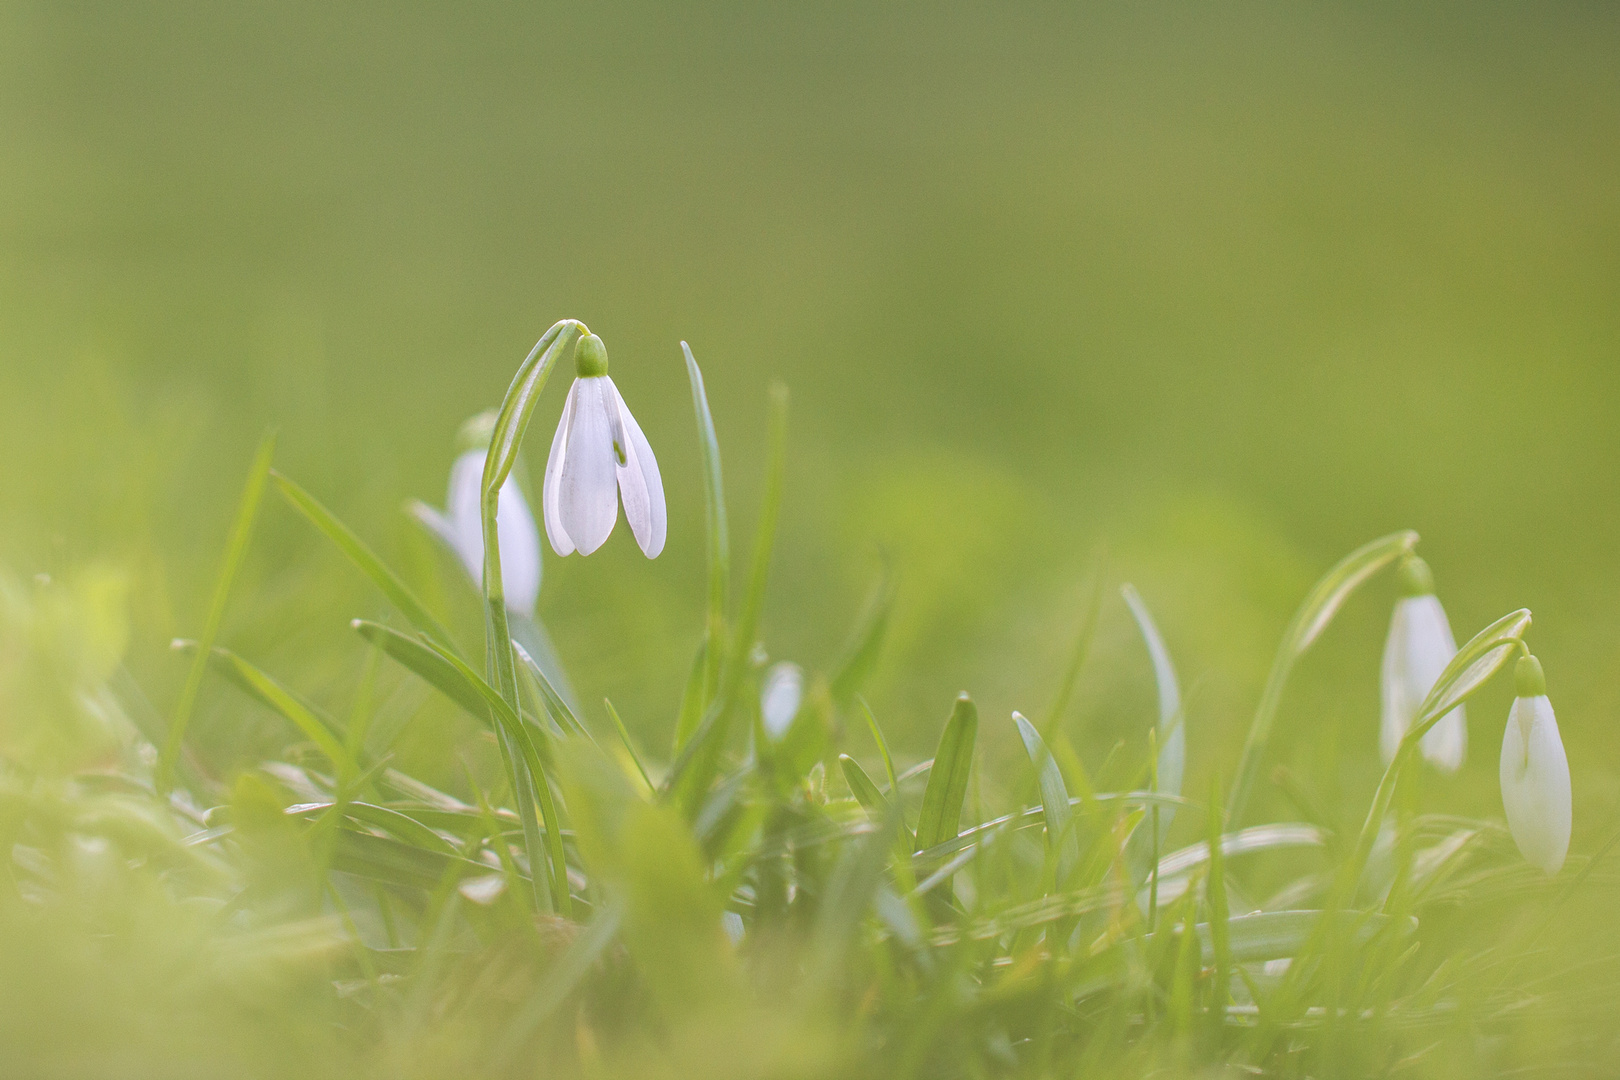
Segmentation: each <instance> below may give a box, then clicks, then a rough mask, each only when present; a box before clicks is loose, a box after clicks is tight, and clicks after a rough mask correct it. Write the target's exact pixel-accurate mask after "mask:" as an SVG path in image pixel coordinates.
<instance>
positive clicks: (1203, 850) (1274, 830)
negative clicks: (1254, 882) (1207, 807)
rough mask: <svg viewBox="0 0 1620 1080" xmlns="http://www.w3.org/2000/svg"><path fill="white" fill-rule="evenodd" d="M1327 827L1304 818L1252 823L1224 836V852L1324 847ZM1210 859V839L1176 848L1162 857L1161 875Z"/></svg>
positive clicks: (1189, 868)
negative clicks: (1301, 819) (1263, 823)
mask: <svg viewBox="0 0 1620 1080" xmlns="http://www.w3.org/2000/svg"><path fill="white" fill-rule="evenodd" d="M1328 839H1329V834H1328V832H1327V830H1325V829H1321V828H1318V827H1317V826H1315V825H1307V824H1304V823H1302V822H1276V823H1273V824H1271V825H1251V826H1250V827H1249V828H1247V829H1240V830H1238V831H1237V832H1229V833H1224V834H1222V836H1221V855H1222V856H1224V857H1225V858H1228V859H1230V858H1231V857H1232V856H1234V855H1247V854H1249V853H1251V852H1255V851H1271V850H1275V849H1278V848H1291V847H1323V846H1325V845H1326V844H1327V842H1328ZM1208 861H1209V843H1208V842H1207V841H1203V840H1200V841H1199V842H1198V843H1196V844H1192V845H1190V846H1188V847H1184V848H1181V849H1179V850H1177V851H1172V852H1170V853H1169V854H1168V855H1166V856H1164V858H1162V859H1160V860H1159V875H1160V876H1161V877H1174V876H1176V875H1177V874H1186V873H1189V872H1191V871H1192V870H1195V869H1197V868H1198V867H1199V866H1202V865H1203V864H1204V863H1206V862H1208Z"/></svg>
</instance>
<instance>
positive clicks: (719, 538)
mask: <svg viewBox="0 0 1620 1080" xmlns="http://www.w3.org/2000/svg"><path fill="white" fill-rule="evenodd" d="M681 352H682V353H684V354H685V356H686V376H687V379H688V380H690V382H691V384H692V409H693V411H694V412H695V413H696V414H697V427H698V450H699V452H700V453H701V454H702V457H703V496H704V504H705V508H706V510H707V515H706V519H705V520H706V522H707V525H708V538H709V543H708V553H709V613H708V629H707V631H706V641H707V643H708V644H707V647H706V648H705V650H704V656H703V672H704V674H703V706H704V709H706V708H707V707H708V703H709V702H710V701H712V700H713V699H714V697H715V695H716V694H718V693H719V692H720V666H721V661H722V659H723V658H724V657H725V652H726V603H727V597H728V594H729V593H730V589H731V539H730V533H729V531H728V528H727V525H726V492H725V485H724V483H723V482H722V481H721V477H720V440H719V439H718V438H717V437H716V436H715V433H714V417H713V415H712V414H711V413H710V412H709V396H708V394H707V393H706V392H705V391H704V389H703V372H702V371H700V370H699V369H698V365H697V360H695V359H694V358H693V356H692V348H691V346H689V345H688V344H687V343H686V342H684V341H683V342H681ZM703 711H704V710H703V709H700V710H699V713H700V715H701V713H702V712H703Z"/></svg>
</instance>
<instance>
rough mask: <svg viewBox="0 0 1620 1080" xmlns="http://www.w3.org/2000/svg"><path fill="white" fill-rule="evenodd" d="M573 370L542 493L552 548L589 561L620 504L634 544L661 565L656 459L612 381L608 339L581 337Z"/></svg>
mask: <svg viewBox="0 0 1620 1080" xmlns="http://www.w3.org/2000/svg"><path fill="white" fill-rule="evenodd" d="M574 365H575V373H576V375H577V376H578V377H577V378H575V379H574V385H573V386H572V387H570V388H569V391H568V401H567V403H566V404H564V405H563V412H562V419H561V420H560V421H559V422H558V424H557V434H556V436H555V437H554V438H553V439H552V440H551V456H550V457H549V458H547V459H546V479H545V486H544V489H543V491H542V493H541V503H542V509H543V511H544V516H545V521H546V536H547V537H549V538H550V540H551V549H552V550H553V551H555V552H556V553H557V554H558V555H570V554H572V553H573V552H575V551H578V552H579V553H580V554H581V555H589V554H590V553H591V552H593V551H595V550H596V549H597V548H599V547H601V546H602V544H603V543H604V542H606V540H607V538H608V536H609V535H611V534H612V532H613V526H614V525H615V524H616V523H617V522H618V520H619V502H620V500H621V499H622V500H623V502H624V517H625V520H626V521H628V522H629V523H630V531H631V532H632V533H634V534H635V537H636V543H637V544H638V545H640V547H641V550H642V552H643V553H645V554H646V556H647V557H648V558H649V559H655V558H657V557H658V553H659V552H661V551H663V550H664V537H665V533H666V531H667V528H668V522H667V520H666V517H665V511H664V482H663V480H662V479H661V478H660V477H659V475H658V459H657V458H655V457H654V456H653V452H652V447H651V446H649V445H648V444H647V437H646V436H645V435H643V434H642V433H641V428H640V426H639V425H637V423H636V418H635V417H633V416H631V415H630V410H629V409H628V408H626V407H625V404H624V399H623V398H622V397H620V396H619V388H618V387H616V386H614V385H613V380H612V379H610V378H608V374H607V369H608V361H607V348H606V347H605V346H604V345H603V344H602V339H601V338H599V337H597V336H596V335H595V334H587V335H585V336H584V337H582V338H580V340H579V344H578V346H577V347H576V348H575V352H574Z"/></svg>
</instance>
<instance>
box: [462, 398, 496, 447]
mask: <svg viewBox="0 0 1620 1080" xmlns="http://www.w3.org/2000/svg"><path fill="white" fill-rule="evenodd" d="M495 416H496V410H494V409H485V410H484V411H483V412H481V413H479V414H478V415H477V416H472V417H468V418H467V422H466V423H465V424H462V425H461V430H460V431H459V432H457V433H456V453H458V454H465V453H466V452H467V451H468V450H487V449H489V440H490V439H491V438H492V437H493V436H494V434H495Z"/></svg>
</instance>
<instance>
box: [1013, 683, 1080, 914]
mask: <svg viewBox="0 0 1620 1080" xmlns="http://www.w3.org/2000/svg"><path fill="white" fill-rule="evenodd" d="M1012 718H1013V723H1014V724H1017V725H1018V735H1019V737H1020V738H1021V739H1023V741H1024V751H1025V752H1026V753H1027V754H1029V760H1030V764H1032V765H1034V766H1035V775H1036V776H1037V778H1038V779H1039V781H1040V788H1041V812H1042V813H1043V814H1044V815H1045V816H1046V843H1047V846H1048V848H1049V849H1050V850H1051V851H1052V852H1053V853H1055V854H1056V855H1057V880H1058V883H1059V885H1060V886H1061V885H1062V883H1063V882H1064V881H1065V880H1066V879H1067V878H1068V876H1069V871H1070V870H1071V869H1073V867H1074V866H1075V864H1076V863H1078V862H1079V861H1080V838H1079V837H1078V836H1077V835H1076V834H1075V832H1074V828H1073V824H1074V820H1073V819H1074V811H1073V809H1072V808H1071V807H1070V806H1069V789H1068V788H1067V787H1066V786H1065V785H1064V783H1063V774H1062V773H1061V772H1059V771H1058V766H1057V761H1056V759H1054V758H1053V757H1052V752H1051V751H1050V750H1048V749H1047V748H1046V741H1045V740H1044V739H1042V738H1041V733H1040V732H1038V731H1036V730H1035V725H1034V724H1032V723H1030V722H1029V721H1028V720H1026V719H1024V716H1023V714H1022V713H1016V712H1015V713H1013V714H1012Z"/></svg>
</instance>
